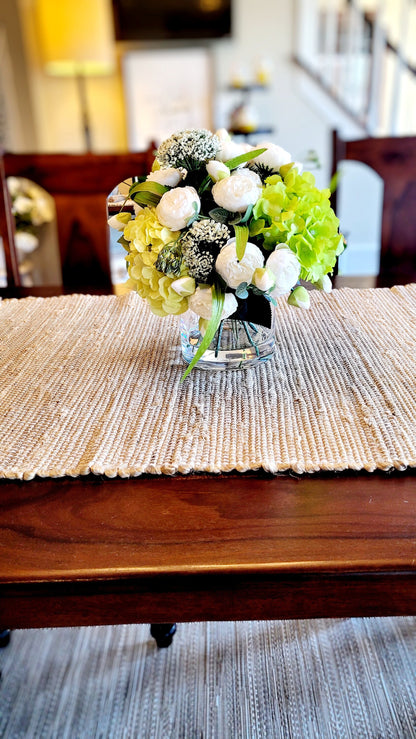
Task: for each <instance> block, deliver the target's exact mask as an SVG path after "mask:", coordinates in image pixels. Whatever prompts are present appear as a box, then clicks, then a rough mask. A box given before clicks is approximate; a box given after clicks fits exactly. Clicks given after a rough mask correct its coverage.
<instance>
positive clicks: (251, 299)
mask: <svg viewBox="0 0 416 739" xmlns="http://www.w3.org/2000/svg"><path fill="white" fill-rule="evenodd" d="M329 195H330V192H329V190H327V189H325V190H319V189H318V188H317V187H316V186H315V180H314V177H313V175H312V174H311V173H310V172H303V173H302V167H301V165H299V164H298V163H296V162H294V161H293V159H292V157H291V155H290V154H289V152H287V151H285V149H283V148H282V147H280V146H278V145H277V144H273V143H270V142H265V143H264V144H262V143H261V144H258V145H257V146H256V147H252V146H249V145H248V144H239V143H237V142H236V141H233V140H232V139H231V137H230V136H229V134H228V133H227V132H226V131H225V130H224V129H221V130H220V131H218V132H217V133H216V134H213V133H211V132H210V131H207V130H205V129H198V130H189V131H180V132H178V133H175V134H173V135H172V136H171V137H170V138H168V139H167V140H166V141H164V142H163V143H162V144H161V146H160V147H159V149H158V151H157V152H156V157H155V161H154V165H153V168H152V172H150V173H149V174H148V175H147V176H146V177H145V178H142V181H138V182H137V181H136V182H135V183H134V184H133V185H132V186H131V188H130V190H129V195H128V197H129V198H130V200H133V202H134V203H135V207H136V213H135V215H134V216H131V215H130V214H127V213H125V212H123V211H121V212H120V213H119V214H118V215H117V216H113V217H112V218H111V219H110V220H109V225H111V226H112V227H115V228H117V229H118V230H122V231H123V235H122V236H121V237H120V239H119V241H120V243H122V244H123V246H124V247H125V249H126V251H127V257H126V261H127V270H128V274H129V277H130V282H131V285H133V286H134V287H135V289H136V290H137V292H138V293H139V294H140V295H141V296H142V297H143V298H145V299H146V300H147V301H148V303H149V305H150V308H151V310H152V311H153V312H154V313H156V314H157V315H161V316H164V315H167V314H180V313H183V312H185V311H186V310H188V308H190V309H192V310H193V311H194V312H195V313H196V314H197V315H199V316H200V318H201V326H202V327H203V328H202V329H201V330H205V334H204V337H203V340H202V341H201V344H200V346H199V348H198V351H197V352H196V354H195V357H194V359H193V360H192V362H191V363H190V365H189V367H188V369H187V370H186V372H185V374H184V377H185V376H186V375H187V374H188V373H189V372H190V370H191V369H192V368H193V366H194V365H195V364H196V363H197V361H198V360H199V359H200V357H201V356H202V354H203V353H204V351H205V349H206V348H207V347H208V346H209V344H210V342H211V341H212V339H213V337H214V336H215V334H216V332H217V331H218V330H219V325H220V323H221V321H223V320H224V319H225V318H228V317H231V318H233V319H236V320H240V321H241V320H242V316H243V315H244V317H245V318H244V320H248V321H250V320H254V319H251V318H250V311H251V309H252V308H251V306H252V305H253V306H254V305H255V306H256V308H255V311H256V318H255V322H256V323H261V322H262V320H264V324H265V325H270V324H267V322H268V321H270V304H273V303H274V302H275V299H276V297H278V296H282V295H287V296H288V302H289V303H290V304H291V305H294V306H297V307H303V308H308V307H309V294H308V291H307V290H306V289H305V287H304V286H303V285H301V284H300V281H303V282H310V283H312V284H313V285H315V286H316V287H318V288H319V289H322V290H324V291H325V292H328V291H329V290H330V289H331V281H330V278H329V276H328V274H329V273H331V272H332V270H333V268H334V266H335V263H336V260H337V257H338V255H339V254H340V253H341V252H342V250H343V248H344V241H343V237H342V235H341V234H340V233H339V231H338V226H339V221H338V219H337V218H336V216H335V214H334V212H333V210H332V209H331V207H330V202H329ZM259 299H260V305H264V310H263V315H264V318H263V319H262V316H260V318H259V315H258V313H259V309H258V306H259ZM261 301H263V302H261ZM247 316H248V318H247ZM248 325H250V323H249V324H248Z"/></svg>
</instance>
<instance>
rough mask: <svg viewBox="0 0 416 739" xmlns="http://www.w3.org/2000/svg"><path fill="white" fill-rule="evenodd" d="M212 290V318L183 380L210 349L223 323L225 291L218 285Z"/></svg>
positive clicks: (182, 378) (182, 379)
mask: <svg viewBox="0 0 416 739" xmlns="http://www.w3.org/2000/svg"><path fill="white" fill-rule="evenodd" d="M211 291H212V314H211V318H210V320H209V323H208V326H207V328H206V331H205V334H204V338H203V339H202V341H201V343H200V345H199V347H198V350H197V352H196V354H195V356H194V357H193V359H192V361H191V362H190V364H189V365H188V367H187V368H186V370H185V372H184V373H183V375H182V377H181V382H183V381H184V380H185V378H186V377H187V376H188V375H189V373H190V372H191V371H192V370H193V368H194V367H195V365H196V363H197V362H198V361H199V360H200V359H201V357H202V355H203V353H204V351H205V350H206V349H208V347H209V345H210V343H211V341H212V340H213V338H214V336H215V334H216V332H217V329H218V326H219V325H220V323H221V314H222V309H223V307H224V297H225V296H224V292H223V291H222V290H221V288H219V287H217V285H213V286H212V288H211Z"/></svg>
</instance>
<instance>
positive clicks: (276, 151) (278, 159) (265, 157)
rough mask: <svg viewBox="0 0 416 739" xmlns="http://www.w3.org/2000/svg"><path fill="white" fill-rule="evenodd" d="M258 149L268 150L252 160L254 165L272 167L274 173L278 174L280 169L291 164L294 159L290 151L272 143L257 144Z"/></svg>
mask: <svg viewBox="0 0 416 739" xmlns="http://www.w3.org/2000/svg"><path fill="white" fill-rule="evenodd" d="M256 148H257V149H266V151H264V152H263V154H260V155H259V156H258V157H255V158H254V159H252V164H262V165H263V166H265V167H270V169H273V171H275V172H278V171H279V169H280V167H283V165H284V164H289V162H291V161H292V157H291V155H290V154H289V152H288V151H286V150H285V149H282V147H281V146H278V145H277V144H273V143H271V142H270V141H262V142H261V143H259V144H257V146H256Z"/></svg>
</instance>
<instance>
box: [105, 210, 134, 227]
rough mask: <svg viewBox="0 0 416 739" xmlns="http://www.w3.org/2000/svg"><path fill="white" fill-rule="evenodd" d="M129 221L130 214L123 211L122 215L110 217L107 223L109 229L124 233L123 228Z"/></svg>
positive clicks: (117, 214)
mask: <svg viewBox="0 0 416 739" xmlns="http://www.w3.org/2000/svg"><path fill="white" fill-rule="evenodd" d="M130 219H131V213H127V212H126V211H123V212H122V213H116V214H115V216H110V218H109V219H108V220H107V223H108V225H109V226H110V228H114V229H115V230H116V231H124V228H125V226H126V224H127V223H128V222H129V221H130Z"/></svg>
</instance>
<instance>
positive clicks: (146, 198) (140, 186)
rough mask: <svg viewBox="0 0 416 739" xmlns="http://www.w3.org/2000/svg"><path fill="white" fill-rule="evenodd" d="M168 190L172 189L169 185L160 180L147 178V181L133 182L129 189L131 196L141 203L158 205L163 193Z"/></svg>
mask: <svg viewBox="0 0 416 739" xmlns="http://www.w3.org/2000/svg"><path fill="white" fill-rule="evenodd" d="M168 190H170V188H169V187H165V186H164V185H161V184H159V182H153V181H152V180H145V182H135V183H133V185H132V186H131V188H130V191H129V197H130V198H131V199H132V200H134V202H135V203H138V204H139V205H150V206H156V205H157V204H158V203H159V201H160V199H161V197H162V195H164V194H165V192H167V191H168Z"/></svg>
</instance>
